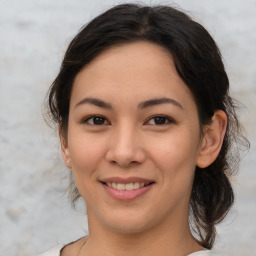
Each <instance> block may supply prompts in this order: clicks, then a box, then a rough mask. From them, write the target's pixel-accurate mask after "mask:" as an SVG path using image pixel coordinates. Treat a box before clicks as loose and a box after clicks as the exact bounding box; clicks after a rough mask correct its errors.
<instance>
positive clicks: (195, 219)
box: [48, 4, 246, 249]
mask: <svg viewBox="0 0 256 256" xmlns="http://www.w3.org/2000/svg"><path fill="white" fill-rule="evenodd" d="M139 40H146V41H150V42H153V43H156V44H158V45H161V46H162V47H164V48H165V49H167V50H168V51H169V52H170V53H171V55H172V56H173V59H174V63H175V66H176V69H177V72H178V74H179V76H180V77H181V78H182V79H183V81H184V82H185V83H186V85H187V86H188V87H189V89H190V90H191V92H192V93H193V95H194V98H195V101H196V104H197V108H198V113H199V119H200V123H201V126H203V125H205V124H209V123H210V121H211V118H212V116H213V114H214V112H215V111H216V110H219V109H220V110H223V111H224V112H225V113H226V114H227V117H228V126H227V131H226V134H225V137H224V141H223V145H222V148H221V151H220V154H219V156H218V157H217V159H216V160H215V161H214V162H213V163H212V164H211V165H210V166H208V167H207V168H204V169H200V168H198V167H196V170H195V178H194V184H193V188H192V192H191V200H190V210H191V211H190V212H191V214H190V215H191V216H190V220H191V228H192V229H193V231H194V233H195V235H196V236H197V239H198V241H199V242H200V243H201V245H202V246H203V247H205V248H209V249H210V248H212V246H213V244H214V240H215V235H216V231H215V225H216V224H217V223H219V222H220V221H222V220H223V218H224V217H225V216H226V214H227V213H228V211H229V209H230V207H231V206H232V204H233V202H234V194H233V190H232V187H231V184H230V181H229V177H230V176H231V175H232V174H233V172H234V171H235V170H236V168H237V164H238V162H239V155H238V153H237V152H236V151H235V150H234V149H235V147H234V146H235V145H236V144H237V143H236V142H241V141H242V140H243V137H242V135H241V130H240V125H239V121H238V119H237V116H236V113H235V105H234V101H233V100H232V98H231V97H230V96H229V80H228V77H227V74H226V72H225V68H224V65H223V62H222V58H221V54H220V51H219V49H218V47H217V45H216V43H215V42H214V40H213V39H212V37H211V36H210V34H209V33H208V32H207V31H206V29H205V28H204V27H203V26H201V25H200V24H199V23H197V22H195V21H193V20H192V19H191V18H190V17H189V16H188V15H186V14H185V13H183V12H181V11H179V10H177V9H175V8H172V7H167V6H154V7H149V6H144V5H135V4H123V5H117V6H115V7H113V8H111V9H109V10H108V11H106V12H105V13H103V14H101V15H99V16H98V17H96V18H95V19H93V20H92V21H91V22H90V23H89V24H87V25H86V26H85V27H83V28H82V29H81V31H80V32H79V33H78V34H77V35H76V37H75V38H74V39H73V40H72V41H71V43H70V45H69V47H68V49H67V51H66V54H65V56H64V60H63V62H62V65H61V69H60V72H59V74H58V76H57V77H56V79H55V81H54V82H53V84H52V86H51V88H50V91H49V102H48V104H49V109H50V114H51V118H52V119H53V120H54V121H55V122H56V123H57V124H58V125H59V126H60V128H61V131H62V133H63V136H64V137H65V136H66V133H67V126H68V117H69V103H70V94H71V89H72V85H73V81H74V78H75V77H76V75H77V74H78V72H79V71H80V70H81V69H82V68H83V67H84V66H86V64H88V63H90V62H91V61H92V60H93V59H94V58H95V57H96V56H97V55H99V54H100V53H101V52H103V51H104V50H106V49H107V48H109V47H111V46H113V45H115V44H120V43H129V42H133V41H139ZM245 143H246V141H245ZM70 189H71V195H72V202H73V203H74V202H75V201H76V200H77V199H78V198H79V197H80V195H79V192H78V190H77V188H76V186H75V185H74V183H73V181H72V182H71V186H70Z"/></svg>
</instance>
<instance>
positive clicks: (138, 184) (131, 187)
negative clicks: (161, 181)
mask: <svg viewBox="0 0 256 256" xmlns="http://www.w3.org/2000/svg"><path fill="white" fill-rule="evenodd" d="M101 183H103V184H104V185H106V186H108V187H110V188H114V189H116V190H120V191H124V190H125V191H130V190H136V189H140V188H143V187H147V186H149V185H151V184H153V183H154V182H148V183H145V182H131V183H126V184H124V183H116V182H103V181H101Z"/></svg>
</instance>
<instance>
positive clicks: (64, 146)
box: [59, 128, 72, 169]
mask: <svg viewBox="0 0 256 256" xmlns="http://www.w3.org/2000/svg"><path fill="white" fill-rule="evenodd" d="M59 137H60V144H61V154H62V158H63V160H64V162H65V165H66V166H67V168H69V169H71V168H72V165H71V159H70V153H69V148H68V143H67V139H66V138H64V136H63V132H62V130H61V128H59Z"/></svg>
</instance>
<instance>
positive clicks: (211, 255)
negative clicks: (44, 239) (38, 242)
mask: <svg viewBox="0 0 256 256" xmlns="http://www.w3.org/2000/svg"><path fill="white" fill-rule="evenodd" d="M64 246H65V245H58V246H57V247H55V248H53V249H51V250H50V251H48V252H45V253H43V254H40V255H39V256H60V251H61V249H62V248H63V247H64ZM187 256H226V255H225V254H223V253H221V252H217V251H212V250H203V251H198V252H193V253H191V254H189V255H187Z"/></svg>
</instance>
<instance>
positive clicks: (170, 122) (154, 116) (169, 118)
mask: <svg viewBox="0 0 256 256" xmlns="http://www.w3.org/2000/svg"><path fill="white" fill-rule="evenodd" d="M156 117H163V118H166V119H167V120H168V123H164V124H148V125H156V126H164V125H170V124H175V123H176V121H175V120H174V119H173V118H171V117H169V116H166V115H162V114H159V115H153V116H151V117H149V118H148V120H147V121H146V122H145V124H147V123H149V121H150V120H152V119H154V118H156Z"/></svg>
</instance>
